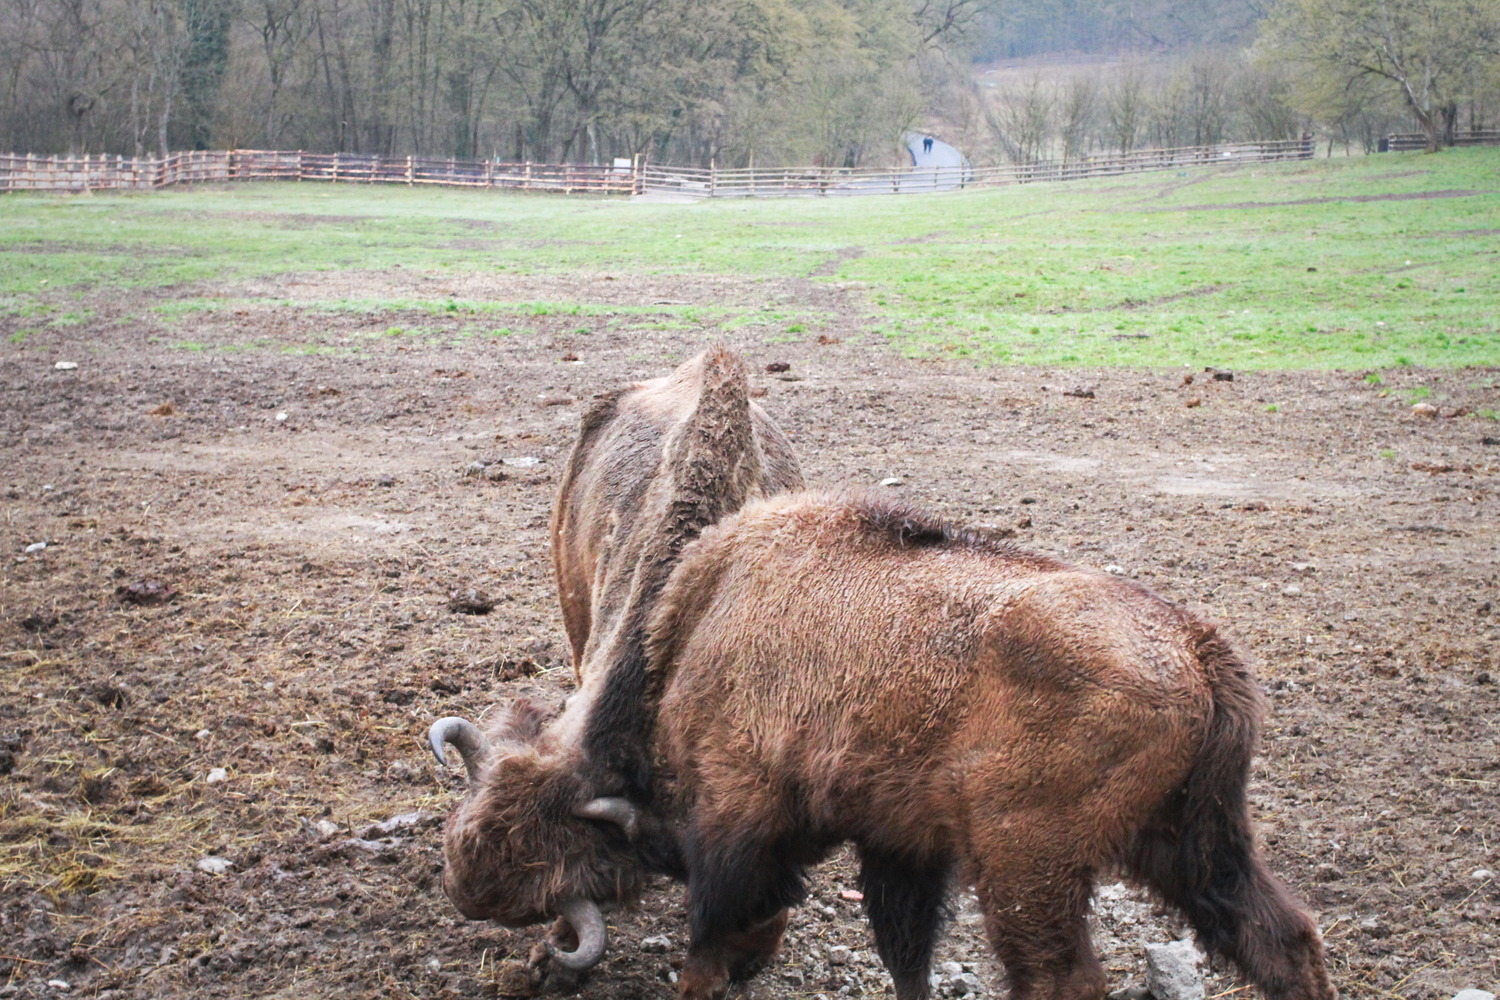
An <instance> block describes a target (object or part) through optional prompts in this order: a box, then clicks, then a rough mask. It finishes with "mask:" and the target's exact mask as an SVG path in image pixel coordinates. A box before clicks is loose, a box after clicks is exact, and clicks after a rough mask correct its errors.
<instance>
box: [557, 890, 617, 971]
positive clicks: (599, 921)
mask: <svg viewBox="0 0 1500 1000" xmlns="http://www.w3.org/2000/svg"><path fill="white" fill-rule="evenodd" d="M558 910H559V911H560V912H561V913H562V918H563V919H564V920H566V921H567V922H568V923H569V925H571V926H572V928H573V933H575V934H577V935H578V947H577V948H576V949H574V950H573V951H563V950H562V949H561V948H559V947H557V945H555V944H553V943H552V942H551V941H548V942H547V954H549V955H551V956H552V959H553V961H555V962H557V964H558V965H561V966H562V967H563V968H565V969H572V970H573V971H574V972H582V971H584V970H585V969H592V968H593V967H594V966H596V965H598V964H599V961H600V960H601V959H602V958H604V948H605V946H606V945H607V944H608V943H609V935H608V932H607V931H606V930H605V928H604V914H603V913H601V912H600V911H599V904H598V903H595V902H594V901H593V900H591V899H570V900H568V901H567V902H566V903H563V904H562V906H560V907H558Z"/></svg>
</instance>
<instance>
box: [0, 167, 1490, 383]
mask: <svg viewBox="0 0 1500 1000" xmlns="http://www.w3.org/2000/svg"><path fill="white" fill-rule="evenodd" d="M1497 190H1500V149H1473V150H1457V151H1449V152H1445V153H1443V154H1442V155H1439V156H1425V155H1421V154H1399V155H1387V156H1377V157H1370V158H1368V159H1363V160H1338V161H1326V160H1319V161H1312V162H1307V163H1292V164H1283V165H1273V166H1266V165H1259V166H1255V167H1248V166H1247V167H1240V168H1229V169H1220V170H1195V171H1186V172H1172V173H1156V174H1143V175H1136V176H1133V177H1126V178H1118V179H1114V180H1111V181H1107V182H1093V183H1069V184H1038V185H1030V186H1027V187H1016V188H1005V189H998V190H988V191H971V192H960V193H953V194H947V195H929V196H919V197H906V198H888V197H879V198H877V197H869V198H834V199H826V200H792V201H776V202H760V201H757V202H750V201H739V202H714V203H702V204H696V205H660V204H642V203H627V202H623V201H597V200H584V199H563V198H529V197H515V196H506V195H496V194H488V193H476V192H464V191H445V190H425V189H418V190H409V189H404V188H368V187H354V186H349V187H343V186H340V187H331V186H324V185H313V184H272V185H254V186H243V187H231V188H203V189H195V190H174V191H167V192H162V193H157V194H142V195H89V196H71V197H43V196H19V195H11V196H9V197H5V198H0V321H4V328H5V329H7V330H10V331H11V333H10V335H11V337H12V339H16V340H20V339H24V338H25V337H27V336H29V335H31V334H34V333H40V332H45V331H46V330H47V329H48V328H60V327H66V326H70V325H71V326H76V325H78V324H80V323H85V322H87V313H86V311H84V310H83V309H82V307H81V306H77V305H76V302H75V300H78V301H81V300H83V299H85V298H86V297H87V296H89V295H91V294H97V293H98V292H100V291H107V290H108V289H110V288H114V287H124V286H134V287H163V286H174V285H181V284H183V283H191V282H193V281H197V280H204V279H207V280H216V281H217V280H225V279H228V280H233V279H234V278H236V277H249V276H258V275H274V274H280V273H288V272H298V271H308V270H325V269H365V268H373V269H380V268H387V267H391V266H393V265H401V266H403V267H415V268H421V269H425V270H429V271H430V270H438V271H440V272H442V271H448V272H461V271H462V272H467V271H480V272H485V271H489V272H493V271H507V270H508V271H512V272H523V273H524V272H545V271H559V270H578V271H595V272H609V273H611V274H615V275H617V276H620V277H627V276H629V275H631V274H652V273H725V274H738V275H765V276H798V275H803V276H806V275H817V276H819V277H820V278H823V277H826V278H827V279H828V280H840V281H858V282H861V283H863V284H864V285H866V286H867V287H868V290H869V295H870V300H871V302H872V304H873V305H874V307H875V315H874V317H873V318H872V321H871V328H872V329H874V330H879V331H880V332H882V333H884V334H885V335H886V336H889V337H891V338H892V339H894V340H895V341H896V342H897V343H898V344H899V345H900V346H901V347H902V348H903V349H906V350H908V351H911V352H916V353H925V352H933V351H949V352H955V353H958V354H961V355H967V356H972V357H974V358H975V359H977V360H981V361H995V362H1010V363H1037V364H1067V363H1081V364H1124V365H1175V364H1194V365H1198V364H1217V365H1231V366H1237V367H1265V368H1275V367H1297V368H1301V367H1356V368H1362V367H1369V368H1378V367H1387V366H1393V365H1401V364H1417V365H1427V366H1440V367H1445V366H1461V365H1473V364H1500V319H1497V315H1500V193H1497ZM1455 192H1461V193H1458V194H1455ZM1433 195H1441V196H1433ZM183 294H190V292H189V290H188V289H179V290H178V294H177V297H178V298H181V296H182V295H183ZM212 304H214V303H213V302H203V303H201V305H204V306H210V305H212ZM305 304H306V305H310V306H324V307H335V308H338V307H360V308H364V307H369V306H371V305H382V304H381V303H337V302H306V303H305ZM411 304H412V303H409V302H408V303H389V304H388V305H401V306H409V305H411ZM194 305H195V303H194V302H193V301H192V300H187V301H180V302H178V303H176V304H175V305H174V306H172V307H171V308H175V309H178V310H183V309H191V308H193V307H194ZM428 305H429V306H430V307H432V308H434V309H435V310H436V309H450V310H451V309H463V310H465V311H477V312H484V311H498V312H504V311H506V310H511V311H525V310H536V309H538V308H547V309H559V308H560V309H568V310H576V311H578V312H580V313H581V314H586V313H588V312H589V311H590V310H589V306H590V305H591V304H590V303H587V302H582V303H579V302H573V303H542V304H538V303H526V304H518V303H510V304H506V303H448V302H440V301H434V302H432V303H429V304H428ZM696 318H697V319H698V320H699V321H701V320H703V319H704V317H702V315H701V311H700V314H699V316H698V317H696ZM750 318H752V317H748V316H745V315H740V314H738V313H737V312H736V311H735V310H734V309H732V308H726V309H724V310H723V311H722V312H721V313H720V314H718V315H715V316H710V317H707V319H708V320H710V321H715V322H720V323H725V324H734V323H738V322H744V321H747V319H750ZM758 319H759V320H761V321H763V320H764V319H765V317H764V316H761V317H758ZM817 319H818V317H816V316H813V315H797V314H795V313H792V314H788V315H787V316H786V317H785V320H786V323H787V326H788V330H789V333H790V334H791V335H797V334H799V333H802V332H804V331H810V332H814V333H815V332H816V323H817Z"/></svg>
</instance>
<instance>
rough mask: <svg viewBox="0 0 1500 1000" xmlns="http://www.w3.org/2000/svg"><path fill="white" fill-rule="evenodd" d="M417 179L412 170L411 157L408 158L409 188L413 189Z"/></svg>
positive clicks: (407, 176) (407, 177)
mask: <svg viewBox="0 0 1500 1000" xmlns="http://www.w3.org/2000/svg"><path fill="white" fill-rule="evenodd" d="M415 177H416V175H415V174H413V173H412V169H411V157H410V156H408V157H407V158H406V186H407V187H411V186H412V185H413V184H415V183H416V180H415V179H414V178H415Z"/></svg>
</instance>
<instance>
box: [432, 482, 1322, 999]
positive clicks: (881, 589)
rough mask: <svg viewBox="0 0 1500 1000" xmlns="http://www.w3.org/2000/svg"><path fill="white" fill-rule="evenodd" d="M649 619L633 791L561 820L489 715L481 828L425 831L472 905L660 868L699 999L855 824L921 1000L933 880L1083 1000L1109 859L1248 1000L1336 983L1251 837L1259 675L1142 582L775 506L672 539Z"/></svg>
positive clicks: (856, 516) (934, 915) (717, 988)
mask: <svg viewBox="0 0 1500 1000" xmlns="http://www.w3.org/2000/svg"><path fill="white" fill-rule="evenodd" d="M647 635H648V638H647V647H646V648H647V666H648V678H649V683H648V685H647V687H646V689H645V691H644V696H645V699H646V702H647V704H649V705H654V706H655V715H654V723H655V724H654V727H653V728H652V729H651V731H650V750H651V753H652V755H653V760H654V762H655V769H654V771H653V773H652V779H651V781H652V784H651V788H650V791H649V794H648V795H646V796H641V797H639V800H638V801H637V803H636V804H635V805H633V806H631V805H628V804H625V805H624V808H620V807H621V806H622V802H621V801H620V800H618V799H616V800H610V808H608V809H604V808H599V809H596V810H594V811H593V812H592V813H591V812H590V809H589V806H588V803H587V802H584V803H583V807H582V808H578V806H577V805H576V801H577V800H576V798H574V797H578V796H587V794H588V791H587V788H586V782H584V781H582V780H581V779H579V778H577V777H570V776H569V775H567V774H566V773H561V772H550V773H547V774H545V775H544V774H541V773H537V774H536V779H537V780H536V781H528V780H516V779H517V778H520V777H521V776H523V775H527V774H532V773H533V769H534V768H535V767H536V765H537V762H538V761H539V760H542V759H545V758H546V757H547V756H548V749H547V746H546V745H545V744H546V743H547V741H548V740H549V739H550V738H551V737H549V735H548V731H542V730H540V729H539V727H538V726H537V724H536V721H535V720H534V719H530V720H528V719H526V718H521V719H519V720H518V721H517V722H516V723H515V724H514V725H511V726H509V727H506V726H501V727H498V728H497V729H496V730H495V732H496V734H497V744H496V745H495V746H493V747H492V748H486V749H485V750H484V760H483V761H482V772H483V775H485V776H486V777H485V779H484V781H485V784H484V785H482V786H481V787H479V788H476V789H473V790H472V791H471V798H470V804H469V805H468V808H469V809H470V810H471V813H470V822H471V823H473V824H474V826H475V829H474V835H475V836H476V837H478V838H489V841H488V843H487V844H486V845H485V850H484V851H482V852H469V853H465V852H463V851H459V852H456V853H455V852H454V851H453V850H452V848H453V846H454V845H453V843H452V842H451V840H450V844H449V848H450V850H449V853H448V866H449V867H448V873H447V878H448V883H449V885H450V886H454V885H462V886H464V887H465V897H466V898H467V899H468V900H469V902H470V905H471V906H472V907H473V912H474V913H475V914H476V915H478V914H480V913H483V914H485V915H492V916H495V917H496V918H498V919H501V920H505V921H506V922H509V923H516V922H524V921H525V920H527V919H531V920H539V919H542V918H543V916H545V915H546V914H544V913H542V912H521V910H520V909H517V908H516V907H515V905H514V903H513V901H516V900H519V899H522V898H532V896H533V894H534V892H535V890H534V889H527V888H523V886H530V885H538V884H539V885H545V886H547V887H548V888H549V892H550V893H551V894H552V896H553V897H554V898H559V899H570V900H588V901H590V902H593V903H607V902H610V901H614V900H617V899H620V898H623V897H625V896H628V895H629V894H630V892H632V891H633V890H634V888H635V885H636V884H637V879H638V876H639V873H640V872H641V871H642V870H643V869H649V868H656V869H659V870H664V871H667V872H668V873H670V874H673V875H675V876H677V877H679V878H683V879H685V880H686V882H687V897H688V913H689V924H690V931H691V944H690V947H689V952H688V958H687V963H686V965H685V966H684V969H683V974H682V978H681V993H682V996H683V997H684V998H685V1000H708V998H711V997H716V996H719V995H720V994H722V992H723V991H724V989H725V987H726V984H727V983H728V981H729V980H730V978H731V977H732V976H736V975H743V974H746V973H749V972H752V971H753V970H754V969H755V968H757V967H758V966H759V965H761V964H763V962H764V961H765V960H766V959H767V958H769V956H770V955H771V954H772V953H773V952H774V951H775V948H776V946H777V944H778V942H779V938H780V935H781V931H782V929H783V928H784V927H785V922H786V908H787V907H789V906H791V905H793V904H795V903H796V902H798V901H799V900H800V899H801V898H802V897H803V895H804V888H803V879H804V872H805V868H806V866H808V865H811V864H813V863H816V862H817V861H819V860H820V859H822V858H823V857H824V856H825V855H826V854H827V853H828V852H829V851H830V850H832V849H833V848H834V847H835V846H836V845H838V844H840V843H843V842H853V844H854V845H855V846H856V847H857V849H858V852H859V855H860V859H861V865H862V872H861V879H862V882H863V889H864V895H865V900H866V907H867V910H868V914H869V919H870V922H871V926H872V929H873V931H874V935H875V941H876V945H877V948H878V950H879V952H880V955H881V957H882V959H883V960H884V962H885V964H886V966H887V968H888V969H889V970H890V972H891V975H892V977H893V979H894V983H895V987H896V995H897V996H898V997H899V998H901V1000H921V998H925V997H926V996H927V995H928V978H927V977H928V966H929V962H930V957H931V953H932V946H933V941H934V938H935V935H936V933H937V930H938V927H939V923H940V917H941V913H942V904H943V900H944V897H945V894H946V892H947V891H948V889H949V887H950V886H951V885H952V884H953V882H954V881H955V879H957V880H959V881H961V882H962V883H964V884H972V885H973V886H975V888H976V890H977V892H978V897H979V903H980V906H981V908H982V910H983V912H984V915H985V921H986V928H987V931H988V934H989V937H990V940H991V943H992V945H993V947H994V949H995V951H996V953H997V954H998V955H999V957H1000V959H1001V960H1002V962H1003V963H1004V966H1005V970H1006V974H1007V977H1008V978H1009V980H1010V983H1011V985H1012V987H1013V990H1014V993H1013V995H1014V996H1016V997H1018V998H1020V1000H1044V998H1046V1000H1051V998H1059V1000H1063V998H1066V1000H1097V998H1100V997H1103V995H1104V992H1105V977H1104V973H1103V970H1102V968H1101V966H1100V964H1099V962H1098V960H1097V958H1096V957H1095V955H1094V952H1093V949H1092V946H1091V943H1090V940H1089V935H1088V931H1087V927H1086V923H1085V913H1086V910H1087V908H1088V902H1089V898H1090V896H1091V894H1092V891H1093V886H1094V883H1095V880H1096V878H1097V877H1098V875H1099V874H1100V873H1101V872H1104V871H1111V870H1116V869H1118V870H1122V871H1123V872H1124V874H1126V875H1127V876H1129V877H1131V878H1133V879H1134V880H1135V881H1137V882H1139V883H1141V884H1143V885H1145V886H1146V887H1148V888H1150V889H1151V890H1153V891H1154V892H1156V893H1157V894H1159V895H1160V896H1161V897H1162V899H1164V900H1165V901H1166V902H1168V903H1170V904H1171V905H1173V906H1174V907H1176V908H1177V909H1179V910H1180V911H1181V912H1182V913H1183V914H1184V915H1185V916H1186V917H1187V919H1188V920H1189V921H1190V922H1191V924H1192V925H1193V927H1194V928H1195V930H1196V931H1197V934H1198V939H1199V941H1200V943H1201V944H1202V945H1203V946H1204V947H1205V948H1207V949H1208V950H1209V951H1210V952H1212V953H1214V954H1218V955H1221V956H1224V957H1226V958H1228V959H1230V960H1231V961H1232V962H1234V963H1235V964H1236V965H1237V966H1238V967H1239V968H1240V970H1241V971H1242V972H1243V973H1244V974H1245V975H1246V977H1247V978H1248V979H1250V980H1251V981H1252V982H1254V983H1255V984H1256V985H1257V986H1259V987H1260V988H1261V990H1262V991H1263V992H1264V993H1265V995H1266V996H1267V997H1268V998H1269V1000H1329V998H1332V997H1333V996H1334V995H1335V993H1334V990H1333V987H1332V986H1331V984H1330V982H1329V979H1328V975H1327V972H1326V969H1325V967H1324V962H1323V951H1322V943H1321V940H1320V938H1319V935H1318V932H1317V929H1316V927H1315V926H1314V924H1313V922H1312V921H1311V919H1309V918H1308V916H1307V915H1306V914H1304V913H1303V912H1302V911H1301V910H1300V909H1299V908H1298V907H1297V906H1296V905H1295V904H1294V903H1293V902H1292V900H1291V899H1290V897H1289V896H1288V894H1287V892H1286V890H1285V889H1284V887H1283V886H1282V885H1281V883H1279V882H1278V881H1277V880H1276V879H1275V878H1274V877H1273V876H1272V875H1270V873H1269V872H1268V871H1267V869H1266V867H1265V865H1264V863H1263V861H1262V860H1261V858H1260V856H1259V855H1258V853H1257V851H1256V848H1255V844H1254V838H1253V834H1252V831H1251V826H1250V820H1249V816H1248V810H1247V805H1246V796H1245V789H1246V782H1247V778H1248V774H1249V767H1250V758H1251V755H1252V754H1253V752H1254V748H1255V743H1256V738H1257V731H1258V727H1259V718H1260V713H1261V699H1260V696H1259V693H1258V690H1257V688H1256V686H1255V684H1254V682H1253V680H1252V678H1251V677H1250V675H1249V673H1248V672H1247V670H1246V668H1245V666H1244V665H1243V663H1242V661H1241V660H1240V658H1239V657H1238V656H1237V655H1236V654H1235V653H1234V652H1233V650H1232V649H1231V648H1230V647H1229V646H1228V645H1227V644H1226V643H1225V642H1224V640H1223V639H1222V638H1221V637H1220V636H1219V635H1218V634H1217V633H1216V631H1215V630H1214V628H1213V627H1212V626H1210V625H1208V624H1206V623H1204V622H1202V621H1200V620H1199V619H1197V618H1195V617H1193V616H1192V615H1190V614H1189V613H1187V612H1186V611H1184V610H1182V609H1180V608H1178V607H1176V606H1174V605H1171V604H1169V603H1167V602H1165V601H1163V600H1162V599H1160V598H1158V597H1156V596H1155V595H1153V594H1151V593H1150V592H1148V591H1146V590H1145V589H1143V588H1141V587H1139V586H1136V585H1134V584H1132V583H1129V582H1126V581H1122V580H1119V579H1116V578H1113V577H1108V576H1104V575H1101V574H1097V573H1093V572H1089V571H1086V570H1082V569H1079V568H1076V567H1071V566H1068V565H1066V564H1063V563H1060V562H1057V561H1055V560H1052V559H1048V558H1045V557H1041V556H1036V555H1032V554H1028V553H1025V552H1022V551H1020V550H1017V549H1014V548H1012V547H1010V546H1007V545H1003V544H999V543H996V542H994V541H991V540H989V539H987V538H985V537H983V536H980V535H976V534H973V533H969V532H965V531H963V530H959V529H955V528H953V527H951V526H949V525H946V524H943V523H941V522H940V521H938V520H936V519H934V518H932V517H931V516H929V515H927V514H925V513H923V512H921V511H919V510H916V509H913V508H908V507H904V506H899V505H894V504H891V503H889V502H887V501H883V500H877V499H870V498H864V497H852V498H851V497H840V496H829V495H816V494H814V495H809V494H800V495H792V496H786V497H780V498H773V499H770V500H767V501H763V502H758V503H753V504H750V505H748V506H747V507H745V508H744V509H743V510H742V511H740V512H739V513H738V514H736V515H733V516H730V517H728V518H726V519H725V520H723V521H722V522H720V523H719V524H718V525H717V526H715V527H712V528H709V529H708V530H707V531H705V532H704V533H703V535H702V537H701V538H700V539H699V540H698V541H696V542H695V543H693V544H692V545H691V546H689V547H688V548H687V549H686V550H684V552H683V554H682V557H681V559H680V561H679V562H678V564H677V566H676V569H675V570H674V572H673V573H672V575H671V578H670V579H669V581H668V582H667V584H666V586H665V588H664V589H663V591H662V592H661V596H660V598H659V600H658V602H657V603H656V606H655V609H654V611H653V613H652V617H651V621H650V624H649V629H648V633H647ZM539 732H540V733H541V735H540V736H538V733H539ZM538 740H540V742H537V741H538ZM471 771H472V767H471ZM506 773H509V774H510V775H511V779H510V780H507V781H494V780H493V778H492V776H495V775H502V774H506ZM559 796H560V797H561V799H562V800H563V801H565V802H568V803H570V804H573V805H572V807H571V808H570V809H569V810H567V811H561V812H560V811H559V810H557V809H556V808H553V807H552V800H553V799H554V798H556V797H559ZM559 817H561V818H559ZM450 837H451V829H450Z"/></svg>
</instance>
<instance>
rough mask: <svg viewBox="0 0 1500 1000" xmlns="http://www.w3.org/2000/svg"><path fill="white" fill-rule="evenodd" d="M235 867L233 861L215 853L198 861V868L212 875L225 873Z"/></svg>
mask: <svg viewBox="0 0 1500 1000" xmlns="http://www.w3.org/2000/svg"><path fill="white" fill-rule="evenodd" d="M233 867H234V862H233V861H230V860H229V859H228V858H220V857H216V856H214V855H209V856H208V857H206V858H204V859H202V860H201V861H199V862H198V870H199V871H200V872H208V873H209V874H210V875H223V874H225V873H226V872H228V871H229V869H231V868H233Z"/></svg>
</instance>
